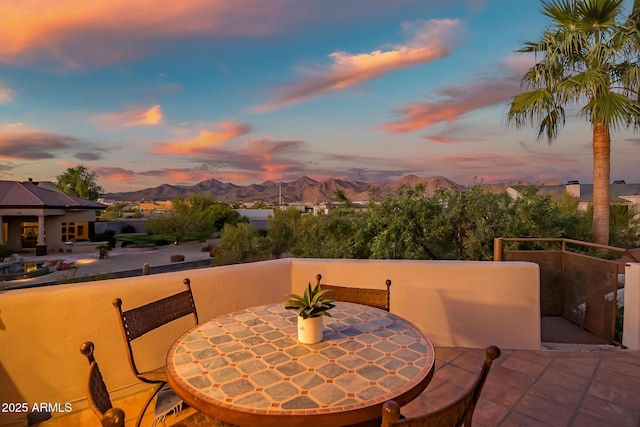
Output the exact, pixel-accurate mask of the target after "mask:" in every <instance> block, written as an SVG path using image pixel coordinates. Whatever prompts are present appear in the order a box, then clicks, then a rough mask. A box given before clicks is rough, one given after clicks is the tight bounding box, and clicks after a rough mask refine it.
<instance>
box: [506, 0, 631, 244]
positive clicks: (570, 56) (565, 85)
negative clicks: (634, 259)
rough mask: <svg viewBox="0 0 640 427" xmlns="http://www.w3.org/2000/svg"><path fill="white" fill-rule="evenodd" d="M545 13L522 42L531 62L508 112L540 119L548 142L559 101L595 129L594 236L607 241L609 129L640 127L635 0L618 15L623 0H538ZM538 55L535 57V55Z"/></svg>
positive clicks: (516, 119)
mask: <svg viewBox="0 0 640 427" xmlns="http://www.w3.org/2000/svg"><path fill="white" fill-rule="evenodd" d="M542 6H543V8H542V14H543V15H545V16H546V17H548V18H549V19H550V24H549V27H548V29H547V30H546V31H545V32H544V34H543V35H542V38H541V39H540V40H539V41H535V42H525V44H524V47H523V48H522V49H520V50H519V52H522V53H533V54H535V57H536V62H537V63H536V64H535V65H534V66H533V67H531V68H530V69H529V71H527V73H526V74H525V75H524V77H523V79H522V83H523V87H525V88H526V89H525V90H526V91H525V92H523V93H521V94H519V95H517V96H515V97H514V98H512V99H511V104H510V108H509V112H508V114H507V120H508V122H509V123H515V125H516V127H517V128H521V127H523V126H525V125H527V124H532V125H533V124H536V123H537V126H538V139H540V138H542V137H546V138H547V139H548V141H549V143H551V142H552V141H553V139H555V138H556V137H557V135H558V131H559V129H560V127H562V126H563V125H564V123H565V109H564V107H565V106H566V107H568V108H571V107H579V111H580V113H581V115H583V116H585V117H586V118H587V120H588V121H589V123H590V124H591V128H592V131H593V225H592V230H591V240H592V241H593V242H594V243H599V244H604V245H606V244H608V242H609V204H610V190H609V182H610V169H611V164H610V151H611V131H613V130H617V129H618V128H622V127H633V128H634V129H637V128H638V127H640V104H639V103H638V95H639V93H638V81H639V77H640V64H639V63H638V54H639V52H640V31H639V28H638V27H639V25H638V19H637V18H638V11H639V10H640V1H639V0H634V9H633V12H632V15H631V16H630V17H629V18H627V19H625V20H623V19H622V18H621V16H622V14H623V10H622V9H623V0H542ZM538 61H539V62H538Z"/></svg>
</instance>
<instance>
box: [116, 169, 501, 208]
mask: <svg viewBox="0 0 640 427" xmlns="http://www.w3.org/2000/svg"><path fill="white" fill-rule="evenodd" d="M418 184H421V185H423V186H424V187H425V193H426V194H433V193H434V192H435V191H437V190H438V189H439V188H444V189H447V188H455V189H459V190H462V189H464V188H465V187H464V186H462V185H460V184H457V183H455V182H453V181H451V180H449V179H448V178H445V177H443V176H431V177H419V176H417V175H407V176H404V177H402V178H400V179H398V180H396V181H394V182H390V183H384V184H380V183H370V182H363V181H352V180H345V179H339V178H330V179H327V180H324V181H316V180H314V179H312V178H309V177H308V176H306V175H303V176H301V177H300V178H298V179H296V180H295V181H290V182H275V181H271V180H268V181H264V182H263V183H261V184H251V185H247V186H242V185H236V184H231V183H225V182H221V181H218V180H217V179H213V178H211V179H207V180H205V181H202V182H199V183H197V184H195V185H170V184H162V185H160V186H158V187H154V188H147V189H144V190H139V191H131V192H126V193H107V194H105V195H104V197H105V198H106V199H110V200H119V201H137V200H150V201H160V200H172V199H174V198H175V197H177V196H181V197H188V196H189V195H191V194H202V195H210V196H212V197H213V199H214V200H216V201H218V202H257V201H262V202H267V203H273V204H279V203H280V200H282V201H283V202H284V203H303V202H309V203H323V202H334V201H336V191H337V190H339V191H340V192H342V193H343V194H344V195H345V196H346V197H347V198H348V199H350V200H353V201H367V200H369V197H370V196H371V195H372V194H373V196H374V197H375V198H376V199H377V200H380V199H382V198H384V197H386V196H387V195H390V194H395V193H396V192H397V191H398V189H399V188H400V187H401V186H403V185H408V186H410V187H415V186H416V185H418ZM506 186H508V185H501V184H493V185H489V186H488V187H490V188H491V189H492V191H502V190H504V188H506Z"/></svg>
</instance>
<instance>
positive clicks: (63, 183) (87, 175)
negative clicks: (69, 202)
mask: <svg viewBox="0 0 640 427" xmlns="http://www.w3.org/2000/svg"><path fill="white" fill-rule="evenodd" d="M56 187H58V189H60V191H62V192H63V193H66V194H70V195H72V196H78V197H82V198H84V199H89V200H98V198H99V197H100V195H101V194H102V192H103V191H104V190H103V189H102V187H101V186H100V185H98V174H97V173H95V172H93V171H90V170H89V169H87V168H86V167H85V166H83V165H78V166H76V167H75V168H68V169H67V170H66V171H65V172H64V173H63V174H62V175H58V176H57V177H56Z"/></svg>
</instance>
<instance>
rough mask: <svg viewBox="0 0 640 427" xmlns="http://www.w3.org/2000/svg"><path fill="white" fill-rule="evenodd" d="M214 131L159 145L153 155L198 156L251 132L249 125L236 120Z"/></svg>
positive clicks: (217, 126)
mask: <svg viewBox="0 0 640 427" xmlns="http://www.w3.org/2000/svg"><path fill="white" fill-rule="evenodd" d="M212 127H213V129H212V130H209V129H203V130H201V131H200V132H199V133H198V136H197V137H195V138H193V139H187V140H182V141H170V142H162V143H160V144H158V148H157V150H155V151H154V153H153V154H160V155H175V154H180V155H198V154H201V153H202V152H203V151H206V150H207V149H209V148H211V147H215V146H216V145H218V144H221V143H223V142H225V141H229V140H231V139H234V138H237V137H239V136H242V135H246V134H247V133H249V132H250V131H251V126H249V125H248V124H240V123H238V122H236V121H235V120H228V121H223V122H219V123H215V124H214V125H212Z"/></svg>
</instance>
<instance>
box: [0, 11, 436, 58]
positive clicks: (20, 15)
mask: <svg viewBox="0 0 640 427" xmlns="http://www.w3.org/2000/svg"><path fill="white" fill-rule="evenodd" d="M420 3H421V2H418V1H416V0H409V1H404V2H403V5H397V4H396V3H395V2H390V1H388V0H385V1H375V0H366V1H364V0H358V1H356V0H352V1H349V2H344V1H337V0H325V1H323V2H318V1H315V0H277V1H241V0H237V1H229V0H189V1H155V0H136V1H135V2H134V3H132V2H131V1H130V0H92V1H85V0H56V1H50V0H20V1H4V2H3V4H2V22H3V25H2V26H0V40H2V43H1V44H0V63H11V64H24V63H30V62H34V61H35V60H43V59H45V60H53V61H54V62H55V63H57V64H61V65H62V66H63V67H65V68H68V69H76V68H84V67H87V66H100V65H105V64H113V63H117V62H121V61H123V60H127V59H132V58H140V57H146V56H149V55H150V54H153V53H154V52H155V51H156V50H158V49H160V48H161V47H162V45H163V43H164V42H166V40H169V39H179V38H182V39H184V38H189V37H196V36H198V37H201V36H208V37H212V38H213V37H216V36H225V37H226V36H231V37H235V36H241V37H262V36H267V35H270V34H276V33H283V32H285V31H290V30H291V29H292V28H293V29H296V28H304V27H305V26H308V25H316V26H317V25H320V24H319V23H322V25H325V26H327V25H331V24H332V23H348V22H349V20H350V19H363V17H366V16H369V15H372V14H376V13H383V12H384V11H385V10H389V9H392V8H398V7H404V8H409V7H412V6H413V5H414V4H420ZM431 3H434V4H433V5H429V6H428V7H429V8H431V7H438V5H437V3H440V1H432V2H431ZM336 11H338V12H336Z"/></svg>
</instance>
